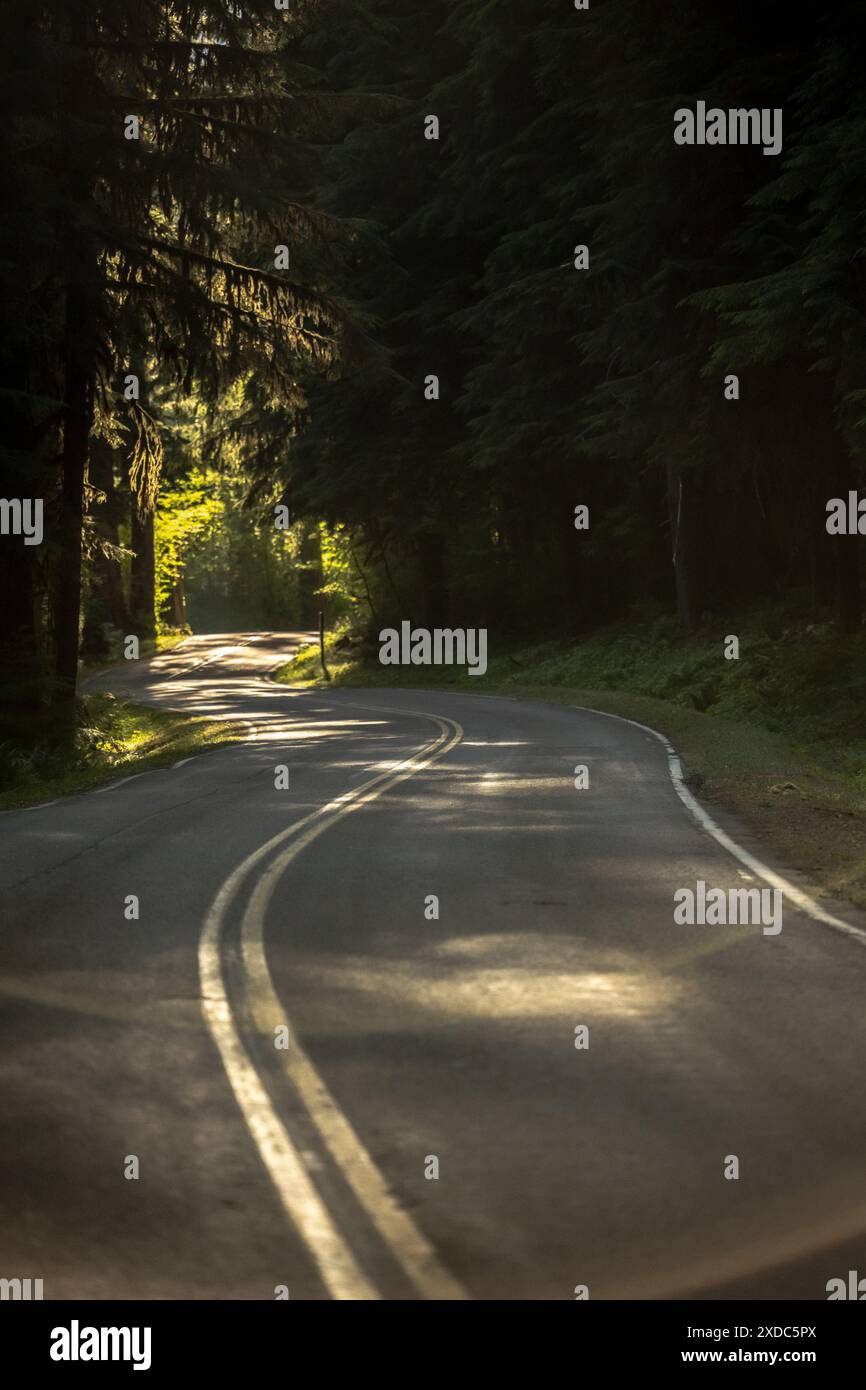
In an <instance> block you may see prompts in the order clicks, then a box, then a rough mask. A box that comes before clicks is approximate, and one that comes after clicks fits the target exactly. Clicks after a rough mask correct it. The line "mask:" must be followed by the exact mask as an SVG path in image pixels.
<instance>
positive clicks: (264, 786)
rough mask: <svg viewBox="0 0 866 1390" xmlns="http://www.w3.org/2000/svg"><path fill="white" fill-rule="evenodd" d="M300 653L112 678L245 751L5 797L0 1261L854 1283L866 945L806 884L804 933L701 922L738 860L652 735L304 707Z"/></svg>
mask: <svg viewBox="0 0 866 1390" xmlns="http://www.w3.org/2000/svg"><path fill="white" fill-rule="evenodd" d="M294 641H295V638H294V635H292V634H281V635H273V634H264V635H263V634H258V635H249V636H231V637H208V638H197V639H193V640H191V641H189V642H188V643H186V644H185V645H184V647H183V648H181V649H180V650H178V651H175V652H173V653H171V654H170V655H167V656H164V657H161V658H159V659H158V660H156V661H155V662H153V663H152V664H151V665H146V664H144V663H143V664H142V665H141V666H136V667H135V668H124V669H122V670H119V671H114V672H111V673H109V674H108V675H107V676H103V677H101V678H100V681H99V682H98V684H101V685H103V686H111V687H113V688H115V689H121V688H126V689H129V690H130V691H131V692H132V693H133V694H135V695H136V697H137V698H140V699H147V700H152V701H156V702H159V703H161V704H164V705H166V706H172V707H175V708H183V709H187V710H191V711H195V712H197V713H202V714H205V713H206V714H219V715H221V716H225V717H229V716H231V717H237V718H243V719H246V720H248V721H249V733H250V738H249V740H248V741H247V742H245V743H242V744H239V745H237V746H235V747H232V748H229V749H223V750H220V751H217V752H213V753H209V754H206V755H204V756H201V757H198V758H195V759H193V760H192V761H189V762H186V763H185V764H184V765H182V766H178V767H176V768H171V769H165V770H161V771H159V772H156V773H150V774H147V775H144V776H140V777H137V778H135V779H133V780H130V781H125V782H122V783H120V784H118V785H115V786H113V787H111V788H109V789H107V790H102V791H100V792H98V793H96V794H94V793H90V794H88V795H83V796H76V797H73V798H70V799H68V800H63V801H61V802H59V803H56V804H55V805H52V806H47V807H45V808H40V809H35V810H30V811H26V812H20V813H14V814H11V815H6V816H5V817H2V818H0V890H2V902H3V928H2V942H3V947H2V971H0V991H2V997H3V1007H2V1010H0V1090H2V1097H3V1100H2V1107H0V1249H2V1268H0V1276H3V1277H7V1278H9V1277H33V1278H37V1277H39V1278H43V1279H44V1283H45V1296H46V1297H55V1298H133V1297H145V1298H171V1297H187V1298H190V1297H191V1298H230V1297H240V1298H273V1297H274V1291H275V1289H277V1288H278V1287H280V1286H285V1288H286V1289H287V1290H288V1291H289V1293H290V1296H291V1298H325V1297H336V1298H375V1297H379V1298H412V1297H417V1296H419V1295H420V1296H424V1297H434V1298H435V1297H444V1298H457V1297H470V1298H554V1299H560V1298H561V1299H572V1298H574V1290H575V1287H576V1286H578V1285H586V1286H587V1287H588V1289H589V1294H590V1297H592V1298H630V1297H676V1296H683V1295H698V1296H701V1297H707V1298H710V1297H732V1296H745V1297H754V1298H769V1297H796V1298H810V1299H812V1298H819V1299H820V1298H823V1297H825V1292H824V1290H825V1285H826V1282H827V1280H828V1279H830V1278H833V1277H836V1276H837V1275H838V1276H844V1275H845V1274H846V1273H847V1270H848V1269H849V1268H858V1269H859V1270H860V1272H861V1274H866V1184H864V1181H863V1179H864V1171H866V1087H864V1076H866V1009H864V993H866V949H864V947H866V937H864V939H863V940H859V939H857V938H856V937H851V936H845V935H844V934H842V933H839V932H836V931H834V930H832V929H830V928H828V927H826V926H822V925H820V924H818V923H816V922H814V921H812V920H810V918H809V917H808V916H805V915H803V914H801V913H799V912H797V911H795V910H793V909H792V908H790V907H789V906H788V905H787V904H786V907H785V915H784V927H783V930H782V932H781V934H779V935H778V936H767V935H764V934H763V933H762V932H761V930H760V927H751V928H748V927H747V928H738V927H732V926H724V927H721V926H718V927H713V926H680V925H677V924H675V922H674V920H673V893H674V890H675V889H676V888H679V887H684V886H689V885H691V886H692V887H694V885H695V883H696V881H697V880H698V879H704V880H705V881H706V882H707V883H708V884H710V885H712V886H718V887H722V888H730V887H742V886H744V883H745V877H744V871H743V870H742V867H741V866H740V865H739V864H738V863H737V862H736V861H735V860H734V859H732V858H731V856H730V855H728V854H727V853H725V851H724V850H723V849H721V848H720V847H719V846H718V845H717V844H716V843H715V842H714V841H713V840H711V839H710V838H709V837H708V836H707V835H706V833H705V832H704V831H703V830H701V829H700V827H699V826H698V825H697V824H696V823H695V822H694V821H693V820H692V819H691V818H690V817H689V815H688V814H687V812H686V810H685V809H684V807H683V805H682V804H681V802H680V801H679V800H678V799H677V797H676V795H675V793H674V791H673V789H672V785H671V781H670V777H669V773H668V765H667V760H666V757H665V753H664V749H663V748H662V747H661V745H660V744H659V743H657V742H656V741H655V740H654V739H652V738H651V737H649V735H647V734H646V733H645V732H642V731H641V730H640V729H639V728H637V727H635V726H633V725H630V724H628V723H625V722H623V721H619V720H615V719H611V718H607V717H605V716H603V715H600V714H593V713H589V712H586V711H580V710H576V709H571V708H567V707H561V706H553V705H547V704H544V703H541V702H538V703H535V702H524V701H515V700H508V699H501V698H493V697H484V696H471V695H469V696H467V695H463V694H451V693H447V692H446V693H442V692H439V691H437V692H435V693H426V692H421V691H402V692H394V691H334V692H329V693H327V694H322V693H319V692H315V693H301V692H298V691H293V690H291V689H288V688H286V687H281V686H276V685H274V684H273V683H271V682H268V681H267V680H266V679H265V677H264V673H265V672H266V671H267V670H268V669H269V668H270V667H272V666H273V665H274V663H275V662H276V661H277V660H278V659H279V658H280V657H281V656H282V655H284V654H285V653H286V652H288V651H290V650H291V649H292V647H293V645H294ZM580 763H582V764H586V766H587V767H588V768H589V777H590V786H589V789H587V790H581V791H578V790H576V789H575V787H574V768H575V765H577V764H580ZM281 765H285V766H286V767H287V769H288V779H289V786H288V788H287V789H285V788H282V789H278V788H277V787H276V786H275V768H277V767H278V766H281ZM746 886H748V885H746ZM133 894H134V895H136V896H137V897H138V899H139V904H140V915H139V918H138V920H127V918H126V916H125V903H126V902H127V899H128V898H129V896H130V895H133ZM432 895H435V896H436V897H437V898H438V914H439V915H438V919H437V918H434V917H433V916H432V915H431V914H432V908H431V906H430V903H429V900H430V898H431V896H432ZM849 920H850V921H851V922H853V923H855V924H856V923H857V921H858V919H857V918H856V917H855V916H854V915H853V914H850V915H849ZM579 1025H585V1026H586V1027H588V1029H589V1047H588V1048H585V1049H577V1048H576V1047H575V1029H576V1028H577V1027H578V1026H579ZM286 1041H287V1042H288V1046H287V1047H283V1046H281V1045H280V1044H282V1043H284V1042H286ZM730 1155H736V1156H737V1157H738V1160H739V1171H740V1176H739V1179H738V1180H729V1179H726V1178H725V1176H724V1169H725V1164H726V1160H727V1158H728V1156H730ZM133 1157H134V1158H135V1159H137V1161H138V1171H139V1176H138V1178H137V1179H134V1178H132V1179H131V1178H127V1177H125V1176H124V1172H125V1169H126V1170H129V1171H132V1169H133V1165H132V1164H131V1159H132V1158H133ZM437 1163H438V1177H437V1178H433V1177H428V1176H426V1174H429V1173H432V1172H433V1171H434V1170H435V1168H436V1165H437Z"/></svg>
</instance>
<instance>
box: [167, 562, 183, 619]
mask: <svg viewBox="0 0 866 1390" xmlns="http://www.w3.org/2000/svg"><path fill="white" fill-rule="evenodd" d="M170 617H171V625H172V627H186V586H185V584H184V582H183V570H179V571H178V574H177V578H176V579H175V581H174V587H173V588H172V591H171V608H170Z"/></svg>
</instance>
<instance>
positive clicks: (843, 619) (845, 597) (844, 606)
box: [830, 431, 863, 632]
mask: <svg viewBox="0 0 866 1390" xmlns="http://www.w3.org/2000/svg"><path fill="white" fill-rule="evenodd" d="M833 468H834V481H835V486H836V488H837V494H836V495H837V496H839V497H842V498H844V499H845V502H846V503H847V501H848V493H849V491H852V490H853V489H854V488H855V480H854V468H853V465H852V462H851V453H850V450H849V448H848V444H847V441H846V440H845V438H844V436H843V435H841V434H839V432H838V431H836V432H834V435H833ZM830 539H831V540H832V542H833V547H834V550H833V553H834V556H835V560H836V621H837V622H838V624H839V627H840V629H841V631H842V632H857V631H858V629H859V628H860V625H861V623H862V621H863V602H862V595H861V591H860V543H859V537H858V536H833V537H831V538H830Z"/></svg>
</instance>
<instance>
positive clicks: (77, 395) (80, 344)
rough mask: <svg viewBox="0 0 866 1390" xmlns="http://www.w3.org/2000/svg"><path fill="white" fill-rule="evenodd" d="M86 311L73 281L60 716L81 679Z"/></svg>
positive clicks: (59, 599)
mask: <svg viewBox="0 0 866 1390" xmlns="http://www.w3.org/2000/svg"><path fill="white" fill-rule="evenodd" d="M88 310H89V305H88V300H87V295H86V294H85V293H83V292H82V291H81V289H80V288H79V287H78V286H77V285H74V284H73V285H71V286H70V287H69V288H68V290H67V294H66V324H65V332H64V405H63V450H62V454H61V468H62V474H61V489H60V515H59V519H58V528H57V541H58V545H57V561H56V565H55V572H54V601H53V604H52V610H53V613H52V616H53V625H54V652H55V666H54V670H55V684H54V690H53V692H52V705H53V706H54V708H55V710H57V711H58V712H59V713H60V714H61V715H63V714H67V715H68V714H69V713H70V712H71V709H72V706H73V704H74V701H75V690H76V684H77V681H78V648H79V641H80V625H81V540H82V527H83V524H84V481H85V476H86V473H87V448H88V441H89V438H90V426H91V422H92V419H93V386H92V376H91V366H90V362H89V361H88V357H89V354H88V351H87V345H88V342H89V335H88V333H87V328H86V325H87V322H88Z"/></svg>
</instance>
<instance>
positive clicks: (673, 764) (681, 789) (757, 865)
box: [570, 705, 866, 946]
mask: <svg viewBox="0 0 866 1390" xmlns="http://www.w3.org/2000/svg"><path fill="white" fill-rule="evenodd" d="M570 708H571V709H579V710H582V711H583V712H584V713H585V714H600V715H602V717H603V718H605V719H618V720H619V721H620V723H622V724H631V725H632V727H633V728H635V729H642V730H643V732H644V733H645V734H651V735H652V737H653V738H655V739H658V741H659V743H661V744H662V746H663V747H664V749H665V752H666V753H667V757H668V772H669V773H670V777H671V781H672V782H673V786H674V791H675V792H676V794H677V796H678V797H679V799H680V801H681V802H682V803H683V805H684V806H685V808H686V810H687V811H688V812H689V814H690V815H691V816H692V817H693V819H694V820H696V821H697V822H698V825H700V827H701V829H702V830H705V831H706V833H707V834H708V835H711V836H712V837H713V839H714V840H715V841H717V843H718V844H720V845H721V846H722V848H723V849H726V850H727V851H728V853H729V854H732V855H733V856H734V858H735V859H739V861H740V863H741V864H745V865H746V867H747V868H748V869H751V870H752V872H753V873H755V874H757V875H758V877H759V878H762V879H764V881H765V882H766V883H769V884H772V886H773V887H774V888H778V889H780V890H781V891H782V892H783V893H784V894H785V895H786V897H787V898H788V899H789V900H790V901H791V902H792V903H793V904H794V905H795V907H797V908H798V909H799V911H800V912H804V913H805V914H806V915H807V916H808V917H811V918H812V919H813V921H815V922H821V923H823V925H824V926H825V927H832V928H833V929H834V931H840V932H844V933H845V935H846V936H850V937H852V938H853V939H854V940H855V941H856V942H858V944H859V945H861V946H866V931H863V929H862V928H861V927H855V926H853V925H852V924H851V923H850V922H843V920H842V918H841V917H834V916H833V915H832V913H830V912H826V911H825V910H824V908H823V907H820V906H819V904H818V903H816V902H815V899H814V898H810V897H809V894H808V893H804V892H803V891H802V889H800V888H797V887H795V885H794V884H793V883H791V882H790V881H789V880H788V879H787V878H784V877H783V876H782V874H779V873H776V871H775V870H774V869H771V868H770V867H769V866H768V865H767V864H764V863H763V861H762V860H760V859H757V858H756V857H755V855H754V854H750V853H749V851H748V850H747V849H743V847H742V845H738V844H737V841H736V840H734V839H733V838H732V837H731V836H730V835H728V834H727V832H726V831H724V830H722V829H721V827H720V826H718V825H716V822H715V821H714V820H713V818H712V816H711V815H710V814H709V812H708V811H707V810H705V809H704V807H703V806H702V805H701V803H700V802H699V801H698V799H697V797H696V796H694V795H693V793H692V792H690V791H689V789H688V787H687V786H686V784H685V779H684V778H683V768H682V762H681V761H680V756H679V754H678V753H677V750H676V749H675V748H674V746H673V744H672V743H671V742H670V741H669V740H668V739H667V738H665V736H664V734H660V733H659V732H658V730H657V729H651V728H650V726H649V725H648V724H640V723H638V721H637V720H636V719H626V717H625V715H623V714H608V712H607V711H606V710H603V709H591V708H590V707H589V706H588V705H571V706H570Z"/></svg>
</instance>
